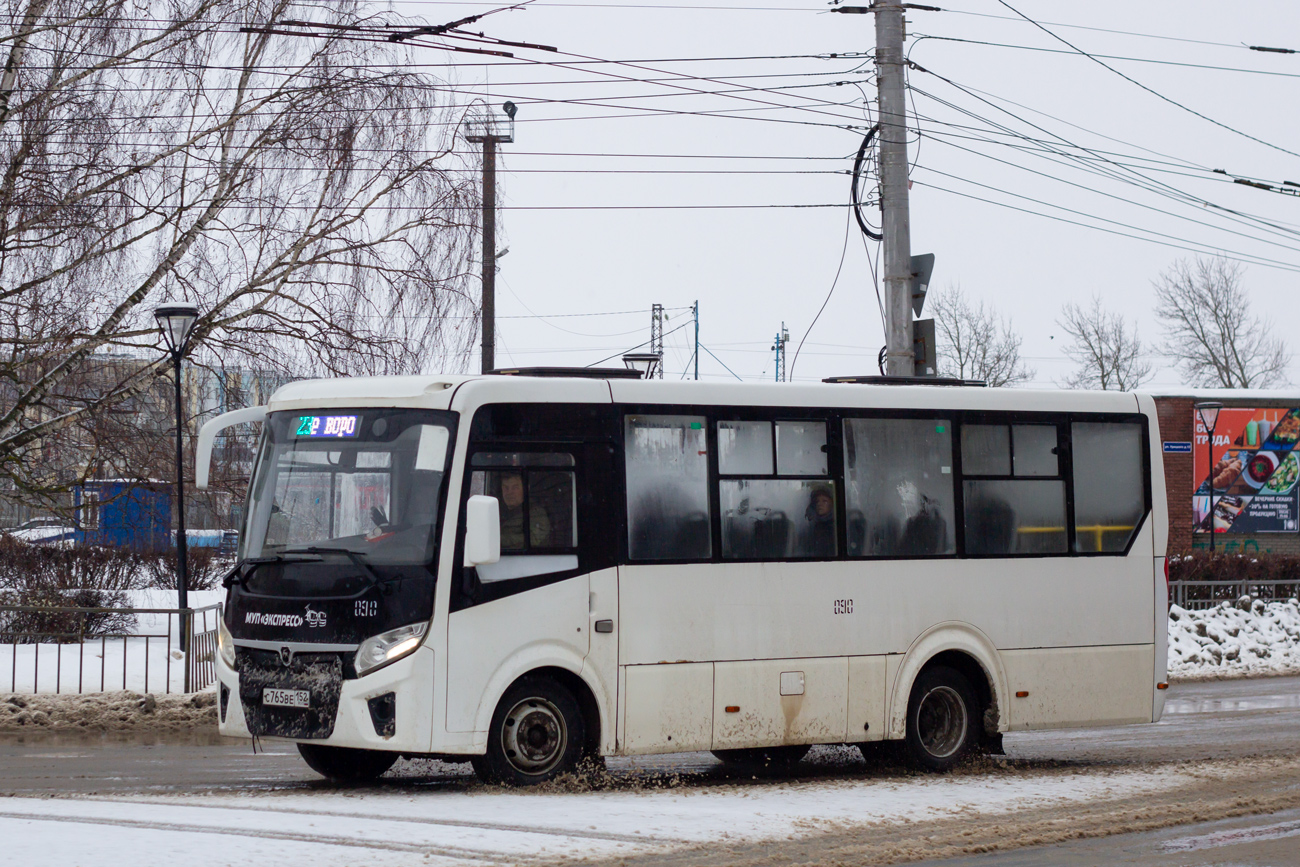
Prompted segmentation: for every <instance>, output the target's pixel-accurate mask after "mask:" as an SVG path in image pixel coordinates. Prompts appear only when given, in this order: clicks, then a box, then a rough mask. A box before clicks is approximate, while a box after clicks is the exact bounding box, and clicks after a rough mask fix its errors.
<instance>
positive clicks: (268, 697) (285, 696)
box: [262, 689, 311, 707]
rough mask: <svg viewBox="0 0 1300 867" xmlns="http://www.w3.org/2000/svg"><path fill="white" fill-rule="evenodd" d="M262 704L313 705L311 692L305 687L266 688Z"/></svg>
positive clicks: (282, 705)
mask: <svg viewBox="0 0 1300 867" xmlns="http://www.w3.org/2000/svg"><path fill="white" fill-rule="evenodd" d="M262 704H264V705H270V706H272V707H311V692H310V691H309V690H305V689H264V690H262Z"/></svg>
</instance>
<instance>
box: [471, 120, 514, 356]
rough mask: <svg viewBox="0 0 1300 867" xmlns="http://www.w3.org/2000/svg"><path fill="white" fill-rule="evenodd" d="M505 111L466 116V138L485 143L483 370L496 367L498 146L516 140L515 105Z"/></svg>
mask: <svg viewBox="0 0 1300 867" xmlns="http://www.w3.org/2000/svg"><path fill="white" fill-rule="evenodd" d="M502 110H503V111H504V112H505V114H506V116H505V117H504V118H503V117H501V116H500V115H499V114H497V113H496V111H495V109H493V108H491V107H489V106H484V107H483V110H482V112H481V113H479V114H474V115H470V116H469V117H467V118H466V119H465V140H466V141H468V142H471V143H474V144H482V145H483V303H482V309H483V352H482V361H483V364H482V368H481V369H482V372H483V373H487V372H488V371H490V370H493V369H495V368H496V342H497V334H496V316H497V305H496V285H497V145H498V144H506V143H509V142H512V141H514V140H515V111H516V109H515V104H514V103H513V102H507V103H506V104H505V105H504V106H502Z"/></svg>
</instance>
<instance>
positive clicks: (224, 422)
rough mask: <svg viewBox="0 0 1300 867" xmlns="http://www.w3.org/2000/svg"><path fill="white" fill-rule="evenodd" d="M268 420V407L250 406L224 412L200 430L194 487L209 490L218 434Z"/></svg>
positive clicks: (195, 459) (196, 452)
mask: <svg viewBox="0 0 1300 867" xmlns="http://www.w3.org/2000/svg"><path fill="white" fill-rule="evenodd" d="M265 419H266V407H264V406H250V407H245V408H244V409H236V410H233V411H231V412H223V413H222V414H221V415H219V416H217V417H216V418H214V419H213V420H212V421H210V422H208V423H207V424H205V425H203V427H201V428H199V442H198V445H197V446H196V447H195V449H194V487H196V488H198V489H199V490H200V491H204V490H207V487H208V473H209V471H210V470H211V469H212V444H213V443H214V442H215V441H216V439H217V434H218V433H220V432H221V431H223V430H225V429H226V428H228V427H233V426H234V425H237V424H247V423H249V422H254V421H264V420H265Z"/></svg>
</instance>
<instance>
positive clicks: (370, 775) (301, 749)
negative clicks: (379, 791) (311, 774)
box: [298, 744, 398, 783]
mask: <svg viewBox="0 0 1300 867" xmlns="http://www.w3.org/2000/svg"><path fill="white" fill-rule="evenodd" d="M298 754H299V755H301V756H302V760H303V761H304V762H306V763H307V767H309V768H311V769H312V770H313V771H315V772H316V773H318V774H320V775H321V776H322V777H325V778H327V779H330V780H333V781H334V782H336V783H365V782H369V781H370V780H375V779H378V778H379V777H381V776H383V774H384V772H385V771H387V770H388V769H389V768H391V767H392V766H393V765H394V763H396V762H397V758H398V756H397V753H390V752H385V751H383V750H355V749H351V748H349V747H327V746H325V745H323V744H298Z"/></svg>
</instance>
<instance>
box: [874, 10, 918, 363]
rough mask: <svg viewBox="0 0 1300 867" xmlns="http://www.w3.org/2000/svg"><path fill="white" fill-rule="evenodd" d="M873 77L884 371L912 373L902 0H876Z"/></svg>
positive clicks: (910, 251)
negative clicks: (877, 110)
mask: <svg viewBox="0 0 1300 867" xmlns="http://www.w3.org/2000/svg"><path fill="white" fill-rule="evenodd" d="M870 8H871V9H872V11H874V12H875V13H876V82H877V95H878V99H879V106H880V201H881V207H882V209H883V218H884V220H883V234H884V239H883V240H882V241H881V244H882V245H883V250H882V252H883V254H884V259H885V267H884V272H885V322H886V329H885V351H886V359H887V360H886V367H885V372H886V373H887V374H889V375H890V376H913V375H914V374H915V361H914V358H913V354H912V310H911V307H912V289H911V284H912V239H911V221H910V219H909V216H908V203H907V184H908V180H907V104H906V93H905V90H906V82H905V79H904V77H903V64H904V60H903V0H875V2H874V3H873V4H872V6H871V7H870Z"/></svg>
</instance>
